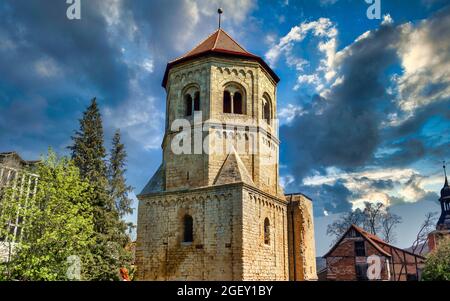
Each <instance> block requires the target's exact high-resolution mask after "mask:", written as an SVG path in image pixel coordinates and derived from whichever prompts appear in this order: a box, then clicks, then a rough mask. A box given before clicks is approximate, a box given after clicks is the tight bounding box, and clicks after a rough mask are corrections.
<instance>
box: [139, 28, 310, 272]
mask: <svg viewBox="0 0 450 301" xmlns="http://www.w3.org/2000/svg"><path fill="white" fill-rule="evenodd" d="M278 82H279V78H278V76H277V75H276V74H275V72H274V71H273V70H272V69H271V68H270V67H269V66H268V65H267V64H266V63H265V62H264V60H262V59H261V58H260V57H258V56H256V55H253V54H251V53H249V52H248V51H246V50H245V49H244V48H243V47H242V46H240V45H239V44H238V43H237V42H236V41H235V40H233V38H231V37H230V36H229V35H228V34H227V33H226V32H225V31H223V30H222V29H218V30H217V31H215V32H214V33H213V34H212V35H210V36H209V37H208V38H207V39H205V40H204V41H203V42H201V43H200V44H199V45H198V46H196V47H195V48H194V49H193V50H191V51H190V52H188V53H187V54H185V55H184V56H182V57H180V58H178V59H176V60H174V61H172V62H169V64H168V65H167V69H166V72H165V75H164V80H163V87H164V88H165V89H166V92H167V99H166V128H165V135H164V139H163V142H162V149H163V160H162V164H161V166H160V167H159V169H158V170H157V172H156V173H155V175H154V176H153V177H152V178H151V179H150V181H149V182H148V184H147V185H146V186H145V188H144V189H143V191H142V192H141V193H140V195H139V196H138V198H139V200H140V202H139V208H138V229H137V247H136V264H137V267H138V271H137V276H138V278H139V279H141V280H288V279H289V278H291V279H294V278H293V277H290V273H289V264H290V263H289V262H290V257H292V256H290V255H289V248H288V244H289V241H290V240H289V238H288V234H290V233H291V232H289V231H292V230H288V222H289V221H288V211H289V202H288V200H287V199H286V197H285V196H284V194H283V190H282V189H281V187H280V186H279V172H278V170H279V166H278V156H279V144H280V141H279V140H278V133H277V124H276V121H275V118H274V116H276V89H277V83H278ZM302 200H303V201H302V202H303V203H305V202H306V203H308V202H309V203H310V201H309V200H307V199H305V198H302ZM295 206H296V207H298V206H299V205H298V202H297V203H296V205H295ZM291 211H292V212H294V210H291ZM295 212H297V213H296V214H297V215H299V214H300V215H301V214H306V215H308V216H305V217H306V218H307V220H309V221H311V222H312V216H310V215H312V213H311V212H310V211H301V210H296V211H295ZM291 220H292V219H291ZM310 225H311V223H310ZM290 229H293V228H292V227H290ZM298 231H299V232H300V231H301V229H300V228H299V229H298ZM311 231H312V232H311ZM311 233H312V234H313V230H312V229H311V227H310V229H309V230H308V235H307V237H308V239H307V241H303V240H302V246H303V248H304V249H305V248H307V249H308V248H309V250H312V253H311V252H309V253H308V254H313V256H315V255H314V238H313V236H312V238H311ZM303 236H304V235H303ZM291 241H292V239H291ZM297 249H298V250H300V249H301V248H300V246H298V248H297ZM293 256H294V255H293ZM298 256H303V255H301V254H300V253H298ZM310 257H311V256H309V257H308V260H307V262H308V263H307V264H309V265H311V266H312V265H315V258H314V259H309V258H310ZM304 259H305V258H303V260H304ZM291 261H292V260H291ZM313 261H314V262H313ZM296 262H297V263H299V262H303V261H302V260H301V259H300V258H299V260H297V261H296ZM309 270H310V271H311V273H310V275H313V274H315V266H314V270H313V269H312V267H308V271H309ZM309 278H314V276H311V277H309ZM295 279H298V278H295ZM303 279H308V277H307V276H304V277H303ZM298 280H300V279H298Z"/></svg>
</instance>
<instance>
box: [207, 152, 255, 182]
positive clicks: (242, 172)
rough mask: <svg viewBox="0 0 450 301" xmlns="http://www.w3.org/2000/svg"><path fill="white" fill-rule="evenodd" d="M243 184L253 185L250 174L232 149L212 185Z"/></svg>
mask: <svg viewBox="0 0 450 301" xmlns="http://www.w3.org/2000/svg"><path fill="white" fill-rule="evenodd" d="M239 182H243V183H246V184H250V185H254V183H253V180H252V178H251V176H250V174H249V173H248V171H247V168H245V165H244V163H243V162H242V160H241V158H240V157H239V155H238V154H237V153H236V150H235V149H234V148H233V149H232V151H231V152H230V154H228V156H227V158H226V159H225V162H224V163H223V165H222V167H221V168H220V170H219V173H218V175H217V177H216V180H215V181H214V185H224V184H231V183H239Z"/></svg>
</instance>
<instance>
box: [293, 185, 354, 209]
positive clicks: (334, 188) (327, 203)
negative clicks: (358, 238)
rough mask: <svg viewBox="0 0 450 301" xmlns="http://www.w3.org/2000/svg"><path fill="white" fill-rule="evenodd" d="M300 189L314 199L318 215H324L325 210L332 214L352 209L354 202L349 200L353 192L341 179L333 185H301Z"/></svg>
mask: <svg viewBox="0 0 450 301" xmlns="http://www.w3.org/2000/svg"><path fill="white" fill-rule="evenodd" d="M299 189H300V191H302V193H304V194H305V195H307V196H308V197H309V198H311V199H312V200H313V203H314V207H313V208H314V215H316V216H322V215H324V213H325V211H326V212H327V213H330V214H332V213H341V212H348V211H350V210H351V209H352V204H351V203H350V202H349V198H350V197H351V196H352V192H351V191H350V190H349V189H347V187H345V185H344V183H342V182H340V181H338V182H336V183H334V184H333V185H328V184H323V185H319V186H314V187H312V186H300V187H299ZM319 200H320V201H319Z"/></svg>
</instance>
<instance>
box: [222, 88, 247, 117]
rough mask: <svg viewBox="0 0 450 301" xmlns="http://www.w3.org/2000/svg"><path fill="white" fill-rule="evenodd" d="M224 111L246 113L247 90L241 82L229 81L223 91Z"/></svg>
mask: <svg viewBox="0 0 450 301" xmlns="http://www.w3.org/2000/svg"><path fill="white" fill-rule="evenodd" d="M223 112H224V113H233V114H239V115H241V114H245V91H244V89H243V88H242V86H240V85H239V84H235V83H229V84H228V85H227V86H226V87H225V89H224V92H223Z"/></svg>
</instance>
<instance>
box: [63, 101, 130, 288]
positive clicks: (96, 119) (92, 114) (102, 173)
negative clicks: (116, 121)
mask: <svg viewBox="0 0 450 301" xmlns="http://www.w3.org/2000/svg"><path fill="white" fill-rule="evenodd" d="M72 140H73V145H72V146H70V147H69V149H70V150H71V151H72V159H73V161H74V163H75V165H76V166H77V167H78V168H79V169H80V174H81V176H82V177H83V178H84V179H85V180H87V181H88V182H89V183H90V186H91V189H92V193H93V196H92V197H91V199H92V200H93V204H92V205H93V211H94V230H95V239H96V244H95V246H94V249H93V250H91V254H92V256H91V258H90V263H89V265H90V273H89V275H90V279H91V280H117V279H118V277H119V269H120V268H121V267H123V266H125V265H127V263H128V262H129V260H130V254H129V253H128V252H127V251H126V250H125V246H126V245H127V243H128V242H129V238H128V236H127V235H126V234H125V233H126V229H127V227H126V224H125V223H124V222H123V221H122V220H121V218H120V215H119V213H118V211H117V210H116V207H115V205H114V198H113V196H112V195H111V194H110V191H109V187H108V186H109V181H108V170H107V165H106V150H105V147H104V135H103V124H102V118H101V114H100V111H99V108H98V106H97V101H96V99H95V98H94V99H93V100H92V102H91V104H90V105H89V107H88V108H87V109H86V111H85V112H84V113H83V118H82V119H80V129H79V130H78V131H77V132H76V133H75V136H73V137H72Z"/></svg>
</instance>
